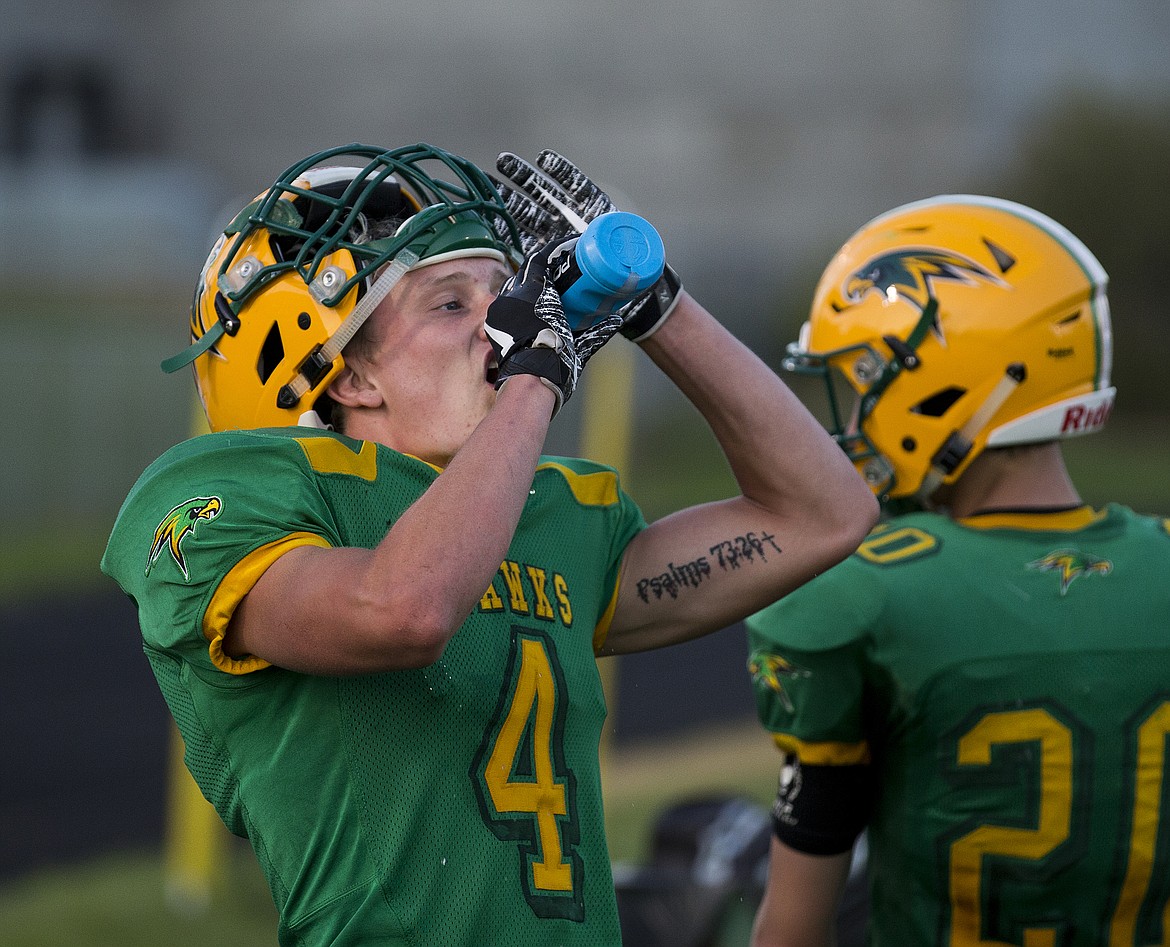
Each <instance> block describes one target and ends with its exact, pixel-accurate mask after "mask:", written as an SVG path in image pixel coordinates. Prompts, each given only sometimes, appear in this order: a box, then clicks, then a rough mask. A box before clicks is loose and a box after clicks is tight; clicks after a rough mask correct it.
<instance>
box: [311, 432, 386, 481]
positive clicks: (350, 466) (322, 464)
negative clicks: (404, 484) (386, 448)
mask: <svg viewBox="0 0 1170 947" xmlns="http://www.w3.org/2000/svg"><path fill="white" fill-rule="evenodd" d="M296 442H297V443H298V444H300V445H301V450H303V451H304V452H305V456H306V457H307V458H308V459H309V464H310V466H312V468H313V469H314V470H315V471H317V473H323V474H350V475H351V476H354V477H361V478H362V479H363V480H369V481H373V480H375V479H376V478H377V476H378V447H377V445H376V444H374V442H373V441H362V446H361V450H360V451H358V452H357V453H356V454H355V453H354V452H353V450H351V449H350V448H349V447H348V446H347V445H345V444H343V443H342V442H341V441H337V440H334V439H333V438H331V437H298V438H296Z"/></svg>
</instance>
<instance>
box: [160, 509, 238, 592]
mask: <svg viewBox="0 0 1170 947" xmlns="http://www.w3.org/2000/svg"><path fill="white" fill-rule="evenodd" d="M222 509H223V501H222V500H220V498H219V497H192V498H191V499H190V500H185V501H183V502H182V503H180V504H179V505H178V506H176V507H175V508H174V509H173V510H171V511H170V512H169V513H168V514H167V515H166V516H164V517H163V519H162V522H161V523H159V524H158V528H157V529H155V531H154V542H153V543H152V544H151V547H150V555H149V556H147V558H146V573H145V574H146V575H150V570H151V568H152V567H153V566H154V563H155V560H157V559H158V557H159V556H161V555H162V552H163V550H164V549H166V550H169V552H170V554H171V558H172V559H174V560H175V564H176V565H177V566H178V567H179V571H180V572H182V573H183V578H184V579H186V578H189V576H188V575H187V559H186V557H185V556H184V555H183V542H184V540H186V538H187V537H188V536H190V535H191V533H192V532H194V530H195V525H196V524H197V523H198V522H199V521H200V520H213V519H215V518H216V517H217V516H219V514H220V511H221V510H222Z"/></svg>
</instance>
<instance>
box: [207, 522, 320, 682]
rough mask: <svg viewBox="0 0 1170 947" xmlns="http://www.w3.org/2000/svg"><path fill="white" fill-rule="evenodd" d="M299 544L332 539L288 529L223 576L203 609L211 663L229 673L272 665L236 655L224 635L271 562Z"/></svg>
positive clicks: (254, 657)
mask: <svg viewBox="0 0 1170 947" xmlns="http://www.w3.org/2000/svg"><path fill="white" fill-rule="evenodd" d="M299 546H322V547H324V548H326V549H328V548H329V542H328V541H327V540H325V539H324V538H323V537H321V536H318V535H317V534H316V533H289V534H288V535H287V536H284V537H282V538H280V539H277V540H275V541H274V542H270V543H268V544H267V545H265V546H261V547H260V548H259V549H254V550H252V552H250V553H248V555H246V556H244V558H243V559H241V560H240V561H239V562H237V563H236V564H235V565H234V566H232V569H231V571H230V572H229V573H228V574H227V575H225V576H224V577H223V581H221V582H220V583H219V587H218V588H217V589H216V590H215V594H214V595H212V596H211V602H210V604H208V606H207V611H205V612H204V613H203V637H204V638H206V639H207V641H208V646H207V653H208V656H209V657H210V658H211V663H212V664H214V665H215V666H216V667H217V668H219V669H220V670H221V671H226V672H227V673H228V674H251V673H252V672H253V671H261V670H263V669H264V668H266V667H269V666H270V665H269V662H267V661H265V660H264V659H263V658H258V657H256V656H255V655H247V656H245V657H242V658H233V657H232V656H231V655H229V654H225V653H224V650H223V639H224V635H226V634H227V628H228V623H229V622H230V621H231V620H232V615H234V614H235V611H236V608H237V607H238V606H239V604H240V602H241V601H243V598H244V596H245V595H247V594H248V593H249V592H251V591H252V586H254V585H255V584H256V583H257V582H258V581H259V579H260V576H262V575H263V574H264V570H266V569H267V568H268V567H269V566H270V565H272V563H274V562H276V560H277V559H279V558H280V557H281V556H283V555H284V554H285V553H286V552H289V551H290V550H293V549H296V548H298V547H299Z"/></svg>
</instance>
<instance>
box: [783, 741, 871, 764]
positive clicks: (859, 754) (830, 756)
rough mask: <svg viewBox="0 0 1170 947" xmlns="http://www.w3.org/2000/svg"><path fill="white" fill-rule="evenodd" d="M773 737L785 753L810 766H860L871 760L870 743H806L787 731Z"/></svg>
mask: <svg viewBox="0 0 1170 947" xmlns="http://www.w3.org/2000/svg"><path fill="white" fill-rule="evenodd" d="M772 739H773V740H774V741H775V743H776V746H778V747H779V748H780V749H781V750H783V751H784V752H785V753H791V754H792V755H793V756H795V757H796V758H797V759H798V760H800V762H802V763H805V764H807V765H809V766H859V765H861V764H863V763H868V762H869V761H870V755H869V744H868V743H867V742H866V741H865V740H862V741H861V742H860V743H806V742H805V741H804V740H798V739H797V738H796V737H794V736H790V735H789V734H787V733H773V734H772Z"/></svg>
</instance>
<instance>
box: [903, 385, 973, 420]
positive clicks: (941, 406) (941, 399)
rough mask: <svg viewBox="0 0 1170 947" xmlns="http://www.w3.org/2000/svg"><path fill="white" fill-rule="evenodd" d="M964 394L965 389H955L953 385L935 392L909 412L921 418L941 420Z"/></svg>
mask: <svg viewBox="0 0 1170 947" xmlns="http://www.w3.org/2000/svg"><path fill="white" fill-rule="evenodd" d="M966 393H967V389H966V388H956V387H955V386H954V385H951V386H950V387H947V388H942V389H940V390H939V391H936V392H935V393H934V394H933V395H930V396H929V397H927V398H923V399H922V400H921V401H919V402H918V404H916V405H914V407H912V408H911V409H910V410H911V411H912V412H913V413H914V414H921V415H922V416H923V417H928V418H941V417H942V416H943V415H944V414H946V413H947V412H948V411H950V410H951V407H952V406H953V405H954V403H955V402H956V401H958V400H959V399H960V398H962V397H963V395H965V394H966Z"/></svg>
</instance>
